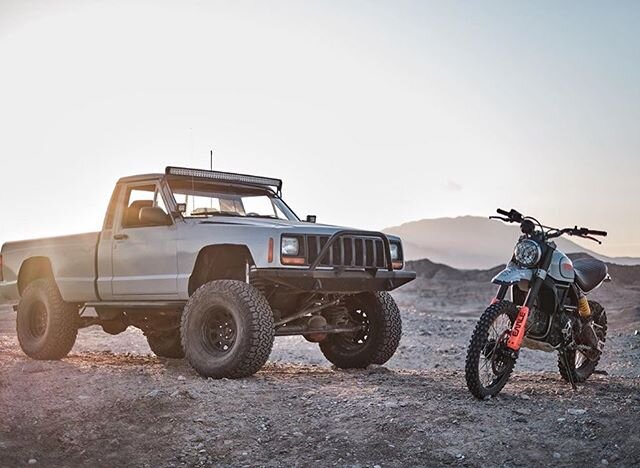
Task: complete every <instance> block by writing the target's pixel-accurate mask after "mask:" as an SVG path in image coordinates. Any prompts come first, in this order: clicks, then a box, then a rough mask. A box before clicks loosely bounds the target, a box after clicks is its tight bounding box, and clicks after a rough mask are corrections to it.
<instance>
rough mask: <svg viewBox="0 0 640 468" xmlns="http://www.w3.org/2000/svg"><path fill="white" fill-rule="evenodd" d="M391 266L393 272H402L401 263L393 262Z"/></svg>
mask: <svg viewBox="0 0 640 468" xmlns="http://www.w3.org/2000/svg"><path fill="white" fill-rule="evenodd" d="M391 266H393V269H394V270H402V267H403V266H404V264H403V263H402V262H393V263H391Z"/></svg>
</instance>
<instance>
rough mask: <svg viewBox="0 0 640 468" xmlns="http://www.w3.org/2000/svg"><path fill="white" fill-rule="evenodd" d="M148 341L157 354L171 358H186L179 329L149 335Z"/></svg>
mask: <svg viewBox="0 0 640 468" xmlns="http://www.w3.org/2000/svg"><path fill="white" fill-rule="evenodd" d="M147 343H149V348H151V351H153V354H155V355H156V356H159V357H163V358H170V359H182V358H184V350H183V349H182V342H181V340H180V331H179V330H175V331H173V332H168V333H162V334H158V335H148V336H147Z"/></svg>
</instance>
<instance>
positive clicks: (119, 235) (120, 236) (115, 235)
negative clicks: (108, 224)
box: [113, 234, 129, 240]
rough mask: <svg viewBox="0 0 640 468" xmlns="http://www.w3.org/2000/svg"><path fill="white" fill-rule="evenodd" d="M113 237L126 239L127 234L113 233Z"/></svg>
mask: <svg viewBox="0 0 640 468" xmlns="http://www.w3.org/2000/svg"><path fill="white" fill-rule="evenodd" d="M113 238H114V239H115V240H125V239H128V238H129V236H127V235H126V234H114V235H113Z"/></svg>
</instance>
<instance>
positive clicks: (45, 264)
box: [18, 256, 55, 296]
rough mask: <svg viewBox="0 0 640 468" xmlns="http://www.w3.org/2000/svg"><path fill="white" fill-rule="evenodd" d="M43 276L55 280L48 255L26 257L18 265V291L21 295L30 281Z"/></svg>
mask: <svg viewBox="0 0 640 468" xmlns="http://www.w3.org/2000/svg"><path fill="white" fill-rule="evenodd" d="M43 278H52V279H53V280H54V281H55V277H54V275H53V266H52V265H51V260H50V259H49V257H45V256H35V257H29V258H27V259H26V260H24V261H23V262H22V265H20V271H19V272H18V293H19V294H20V295H21V296H22V293H23V292H24V290H25V288H26V287H27V286H28V285H29V284H30V283H32V282H33V281H35V280H37V279H43Z"/></svg>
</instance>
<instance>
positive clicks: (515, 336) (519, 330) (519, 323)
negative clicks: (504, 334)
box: [507, 306, 529, 351]
mask: <svg viewBox="0 0 640 468" xmlns="http://www.w3.org/2000/svg"><path fill="white" fill-rule="evenodd" d="M528 317H529V308H528V307H527V306H522V307H520V312H518V316H517V317H516V321H515V323H514V324H513V328H512V329H511V333H510V334H509V339H508V340H507V347H508V348H509V349H512V350H514V351H518V350H519V349H520V346H521V345H522V340H523V338H524V331H525V328H526V325H527V318H528Z"/></svg>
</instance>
